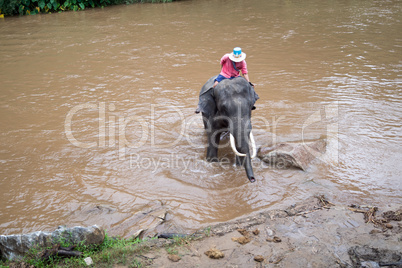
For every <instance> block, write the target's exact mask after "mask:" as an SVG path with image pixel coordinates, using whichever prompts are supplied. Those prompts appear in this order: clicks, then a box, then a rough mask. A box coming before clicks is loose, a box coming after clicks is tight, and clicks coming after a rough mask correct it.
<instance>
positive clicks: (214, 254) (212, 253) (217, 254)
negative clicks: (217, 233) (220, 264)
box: [204, 248, 225, 259]
mask: <svg viewBox="0 0 402 268" xmlns="http://www.w3.org/2000/svg"><path fill="white" fill-rule="evenodd" d="M204 254H205V255H207V256H208V257H210V258H211V259H221V258H223V257H225V254H223V252H222V251H220V250H219V249H216V248H211V249H209V250H207V251H205V252H204Z"/></svg>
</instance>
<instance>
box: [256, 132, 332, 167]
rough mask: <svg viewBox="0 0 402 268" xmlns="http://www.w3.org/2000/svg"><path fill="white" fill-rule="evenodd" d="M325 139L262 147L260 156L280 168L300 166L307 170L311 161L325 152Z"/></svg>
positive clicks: (259, 152) (259, 151)
mask: <svg viewBox="0 0 402 268" xmlns="http://www.w3.org/2000/svg"><path fill="white" fill-rule="evenodd" d="M325 149H326V142H325V140H321V139H320V140H317V141H314V142H299V143H297V142H296V143H290V142H289V143H278V144H276V145H275V146H266V147H261V148H260V149H259V150H258V154H257V155H258V157H259V158H261V160H262V161H264V162H266V163H268V164H269V165H270V166H272V167H274V168H278V169H287V168H291V167H293V168H299V169H301V170H304V171H305V170H306V169H307V168H308V167H309V165H310V163H311V162H312V161H313V160H314V159H316V158H317V157H319V156H321V155H322V154H324V153H325Z"/></svg>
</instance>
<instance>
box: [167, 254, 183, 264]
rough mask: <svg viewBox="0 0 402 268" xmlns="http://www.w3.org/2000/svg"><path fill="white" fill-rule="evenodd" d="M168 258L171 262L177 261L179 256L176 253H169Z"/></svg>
mask: <svg viewBox="0 0 402 268" xmlns="http://www.w3.org/2000/svg"><path fill="white" fill-rule="evenodd" d="M168 259H169V260H171V261H172V262H178V261H180V260H181V258H180V256H178V255H176V254H169V255H168Z"/></svg>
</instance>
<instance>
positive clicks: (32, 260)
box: [0, 235, 149, 268]
mask: <svg viewBox="0 0 402 268" xmlns="http://www.w3.org/2000/svg"><path fill="white" fill-rule="evenodd" d="M146 241H147V240H140V239H121V238H115V237H109V236H108V235H106V236H105V240H104V241H103V243H102V244H101V245H97V246H94V245H91V246H86V245H85V244H84V243H80V244H79V245H78V246H77V247H76V248H75V249H74V250H77V251H80V252H82V253H83V254H82V256H81V257H76V258H60V257H57V256H54V257H51V258H50V259H48V260H40V259H38V257H37V256H38V254H39V253H40V252H42V251H43V250H44V248H33V249H32V250H31V251H30V253H29V254H28V255H27V256H25V257H24V259H23V260H22V261H21V262H24V263H27V264H29V265H34V266H35V267H38V268H42V267H43V268H51V267H63V268H64V267H66V268H69V267H71V268H76V267H88V266H87V265H86V263H85V261H84V259H85V258H87V257H91V258H92V260H93V262H94V264H95V267H112V266H113V264H122V265H129V267H143V266H142V261H141V259H140V258H139V257H138V256H140V255H141V254H144V253H145V252H147V251H148V250H149V245H147V243H145V242H146ZM57 243H59V244H60V245H61V246H63V247H68V246H71V245H70V244H69V243H68V242H67V239H64V240H63V239H61V240H60V241H57ZM9 265H10V262H8V261H6V262H2V261H0V268H3V267H8V266H9Z"/></svg>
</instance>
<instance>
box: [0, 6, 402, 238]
mask: <svg viewBox="0 0 402 268" xmlns="http://www.w3.org/2000/svg"><path fill="white" fill-rule="evenodd" d="M401 20H402V4H401V1H397V0H389V1H366V0H356V1H326V2H323V1H317V0H316V1H314V0H311V1H261V0H251V1H240V0H236V1H222V0H202V1H201V0H200V1H195V0H194V1H180V2H175V3H170V4H135V5H127V6H125V5H123V6H114V7H107V8H104V9H93V10H86V11H82V12H66V13H61V14H50V15H36V16H25V17H12V18H5V19H1V20H0V56H1V61H0V81H1V82H0V118H1V120H0V126H1V136H0V155H1V158H0V161H1V169H0V172H1V173H0V174H1V175H0V233H1V234H12V233H20V232H31V231H36V230H53V229H54V228H55V227H57V225H61V224H67V225H69V226H72V225H92V224H98V225H102V226H104V227H105V228H107V229H113V228H115V229H114V230H117V231H115V233H116V234H124V232H125V230H119V228H118V226H119V225H121V224H122V223H124V221H125V220H126V219H128V218H129V217H130V216H131V215H132V214H133V213H135V212H138V211H140V210H141V209H143V208H144V207H146V206H147V204H148V203H149V202H154V201H162V202H164V204H166V206H167V207H168V208H169V211H170V212H169V218H170V221H171V222H172V223H174V225H176V227H178V228H181V229H183V230H184V231H190V230H194V229H196V228H200V227H206V226H208V225H210V224H213V223H217V222H222V221H226V220H230V219H234V218H236V217H240V216H244V215H247V214H249V213H255V212H258V211H261V210H263V209H270V208H278V207H284V206H287V205H290V204H293V203H295V202H297V201H300V200H303V199H305V198H307V197H309V196H311V195H314V194H318V193H325V194H326V196H327V197H328V198H329V199H330V200H331V201H332V202H342V203H346V204H348V203H354V202H356V203H359V204H372V205H386V204H387V203H390V202H393V203H399V204H401V203H402V202H401V201H402V197H401V192H402V191H401V188H402V186H401V181H402V165H401V164H400V160H401V159H402V150H401V149H402V145H401V144H402V139H401V133H402V132H401V119H402V108H401V104H402V73H401V69H402V35H401V29H402V22H401ZM235 46H240V47H242V48H243V51H244V52H245V53H247V64H248V69H249V75H250V79H251V81H252V82H253V83H255V85H256V87H255V89H256V91H257V92H258V94H259V96H260V99H259V100H258V102H257V104H256V106H257V110H255V111H254V112H253V118H252V124H253V129H254V131H253V132H254V136H255V139H256V143H257V146H258V147H261V146H264V145H267V144H275V143H277V142H289V141H309V140H316V139H319V138H326V139H327V140H328V146H327V151H326V153H325V154H323V155H319V157H318V159H317V160H316V161H315V162H314V163H313V165H312V166H311V167H310V168H309V169H308V170H307V171H305V172H304V171H301V170H280V169H276V168H275V167H272V166H268V165H264V164H263V163H261V162H260V161H259V160H258V159H255V160H253V165H254V173H255V176H256V179H257V181H256V182H255V183H253V184H252V183H250V182H249V181H248V180H247V177H246V175H245V171H244V169H242V168H239V167H235V166H233V153H232V152H231V151H230V150H229V149H228V148H223V149H222V150H221V152H220V157H221V159H222V161H221V163H220V164H209V163H207V162H205V160H204V159H205V154H206V148H205V145H206V137H205V133H204V130H203V128H202V121H201V118H200V115H195V114H194V110H195V108H196V105H197V102H198V93H199V90H200V88H201V86H202V85H203V84H204V83H205V82H206V81H207V80H208V79H209V78H210V77H211V76H213V75H216V74H218V73H219V69H220V65H219V59H220V58H221V56H222V55H223V54H225V53H228V52H230V51H231V50H232V49H233V47H235ZM222 142H223V143H227V139H224V140H223V141H222ZM223 160H225V161H223ZM226 160H228V161H226ZM94 208H102V209H101V210H100V212H98V213H92V212H93V210H94Z"/></svg>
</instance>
